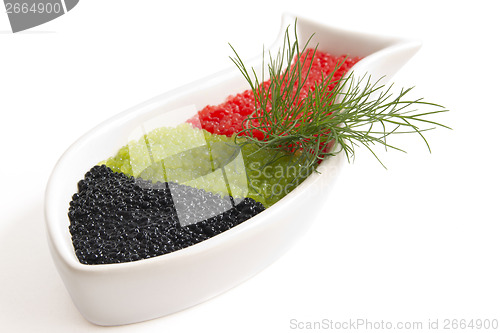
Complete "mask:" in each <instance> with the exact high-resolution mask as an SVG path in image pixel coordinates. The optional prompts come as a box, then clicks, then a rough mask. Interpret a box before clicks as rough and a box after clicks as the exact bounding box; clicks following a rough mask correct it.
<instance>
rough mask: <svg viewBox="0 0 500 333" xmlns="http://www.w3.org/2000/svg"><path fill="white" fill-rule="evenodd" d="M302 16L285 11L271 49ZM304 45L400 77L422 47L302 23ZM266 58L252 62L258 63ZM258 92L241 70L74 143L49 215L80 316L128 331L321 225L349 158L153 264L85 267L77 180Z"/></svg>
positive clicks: (235, 277) (254, 266) (58, 174)
mask: <svg viewBox="0 0 500 333" xmlns="http://www.w3.org/2000/svg"><path fill="white" fill-rule="evenodd" d="M295 19H296V17H295V16H293V15H288V14H285V15H283V18H282V29H281V32H280V34H279V36H278V38H277V41H278V42H276V43H275V44H274V45H273V46H271V47H270V48H269V50H270V51H271V52H273V51H275V50H277V48H278V47H279V46H280V45H281V42H279V41H281V40H282V38H283V36H284V32H285V29H286V28H287V27H288V26H292V27H293V25H294V22H295ZM297 32H298V36H299V41H300V42H301V43H303V42H304V41H306V40H307V39H308V37H309V36H310V35H311V34H314V37H313V38H312V40H311V42H310V44H309V45H312V46H315V45H316V44H319V49H320V50H321V51H325V52H329V53H331V54H333V55H342V54H348V55H350V56H358V57H362V58H363V59H362V60H361V61H359V62H358V63H357V64H356V65H355V66H354V67H353V69H352V70H354V71H355V73H362V74H365V73H369V74H370V75H372V77H374V78H380V77H382V76H384V77H385V78H386V79H387V78H389V77H391V75H393V74H394V73H395V72H396V71H397V70H398V69H399V68H400V67H401V66H402V65H403V64H404V63H405V62H406V61H407V60H408V59H409V58H411V57H412V56H413V54H414V53H415V52H417V50H418V49H419V47H420V43H419V42H418V41H413V40H405V39H401V38H391V37H385V36H375V35H371V34H365V33H359V32H352V31H346V30H342V29H338V28H333V27H329V26H326V25H323V24H318V23H316V22H313V21H311V20H307V19H303V18H297ZM260 62H261V59H259V60H258V61H255V62H254V63H250V65H253V66H255V67H258V66H259V65H261V64H260ZM246 89H248V86H247V83H246V81H245V80H244V78H243V77H242V75H241V73H240V72H239V71H238V69H237V68H234V69H230V70H226V71H223V72H220V73H218V74H215V75H212V76H210V77H207V78H205V79H202V80H200V81H198V82H195V83H192V84H190V85H187V86H184V87H181V88H179V89H177V90H175V91H171V92H168V93H165V94H163V95H160V96H158V97H155V98H153V99H151V100H149V101H147V102H145V103H142V104H140V105H138V106H136V107H133V108H131V109H129V110H127V111H125V112H122V113H120V114H118V115H116V116H114V117H113V118H111V119H108V120H106V121H104V122H103V123H101V124H100V125H98V126H97V127H95V128H94V129H92V130H91V131H89V132H88V133H86V134H85V135H83V136H82V137H81V138H80V139H79V140H77V141H76V142H75V143H74V144H72V145H71V146H70V147H69V148H68V150H67V151H66V152H65V153H64V154H63V155H62V157H61V158H60V160H59V161H58V162H57V164H56V166H55V168H54V170H53V173H52V175H51V177H50V180H49V182H48V186H47V190H46V202H45V216H46V227H47V235H48V243H49V247H50V251H51V254H52V257H53V260H54V262H55V266H56V268H57V270H58V272H59V274H60V276H61V278H62V280H63V282H64V284H65V286H66V288H67V290H68V292H69V294H70V296H71V298H72V300H73V302H74V304H75V305H76V307H77V308H78V310H79V311H80V312H81V313H82V315H83V316H84V317H85V318H86V319H87V320H89V321H90V322H92V323H95V324H98V325H121V324H128V323H134V322H140V321H145V320H149V319H153V318H157V317H160V316H164V315H167V314H170V313H173V312H176V311H180V310H182V309H185V308H188V307H191V306H193V305H196V304H198V303H200V302H203V301H205V300H208V299H210V298H212V297H214V296H216V295H218V294H220V293H222V292H224V291H226V290H228V289H230V288H232V287H234V286H236V285H238V284H239V283H241V282H243V281H245V280H246V279H248V278H250V277H251V276H253V275H255V274H256V273H258V272H259V271H261V270H262V269H264V268H265V267H266V266H268V265H269V264H271V263H272V262H273V261H275V260H276V259H277V258H279V257H280V256H281V255H282V254H283V253H285V251H286V250H287V249H289V248H290V246H292V244H293V243H294V242H295V241H296V240H297V239H298V238H299V237H301V236H302V235H303V234H304V232H305V231H306V229H307V228H308V227H309V225H310V224H311V223H312V222H313V221H314V219H315V216H314V212H317V211H319V210H320V208H321V206H322V205H323V203H324V202H323V201H324V198H326V197H327V195H326V194H327V192H328V191H330V190H331V189H332V187H333V186H332V185H333V182H334V179H335V178H336V177H337V176H338V174H339V170H340V169H341V166H342V164H343V163H344V157H343V154H342V153H341V154H338V155H337V156H334V157H331V158H329V159H327V160H325V161H324V162H323V163H322V164H321V165H320V167H319V170H318V171H319V173H313V174H312V175H311V176H309V177H308V178H307V179H306V180H305V181H304V182H303V183H302V184H301V185H299V186H298V187H297V188H296V189H294V190H293V191H292V192H291V193H289V194H288V195H286V196H285V197H284V198H283V199H282V200H280V201H279V202H278V203H276V204H275V205H273V206H272V207H271V208H269V209H267V210H265V211H264V212H262V213H260V214H258V215H256V216H255V217H253V218H251V219H249V220H247V221H245V222H243V223H241V224H240V225H237V226H236V227H234V228H232V229H230V230H228V231H226V232H223V233H221V234H219V235H217V236H215V237H212V238H210V239H208V240H206V241H203V242H200V243H198V244H196V245H193V246H190V247H187V248H185V249H182V250H179V251H176V252H173V253H169V254H165V255H162V256H157V257H153V258H148V259H144V260H139V261H134V262H127V263H117V264H104V265H84V264H81V263H80V262H79V261H78V259H77V257H76V255H75V252H74V248H73V244H72V240H71V234H70V232H69V229H68V226H69V219H68V208H69V202H70V201H71V197H72V195H73V194H74V193H75V192H77V182H78V181H79V180H80V179H82V178H83V176H84V174H85V173H86V172H87V171H88V170H89V169H90V168H91V167H92V166H93V165H95V164H96V163H98V162H99V161H102V160H105V159H106V158H108V157H110V156H113V155H114V154H116V152H117V150H118V149H119V148H120V147H122V146H124V145H126V144H127V142H128V140H129V138H130V133H132V132H133V131H134V130H136V129H137V128H138V127H140V126H141V125H142V124H145V123H148V121H150V120H151V119H156V118H158V117H163V118H165V117H166V118H168V119H170V120H169V121H171V124H172V125H176V124H178V123H180V122H183V121H185V120H186V119H188V118H190V117H191V116H193V115H194V114H195V113H196V111H198V110H200V109H201V108H202V107H203V106H205V105H209V104H219V103H221V102H223V101H224V100H225V98H226V97H227V96H228V95H231V94H235V93H238V92H241V91H243V90H246Z"/></svg>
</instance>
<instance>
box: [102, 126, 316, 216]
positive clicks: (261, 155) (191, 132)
mask: <svg viewBox="0 0 500 333" xmlns="http://www.w3.org/2000/svg"><path fill="white" fill-rule="evenodd" d="M235 141H236V142H235ZM101 164H105V165H106V166H108V167H109V168H111V169H112V170H113V171H115V172H121V173H124V174H126V175H128V176H133V177H136V178H142V179H145V180H151V181H153V182H158V181H160V182H166V181H172V182H176V183H179V184H184V185H188V186H191V187H195V188H199V189H204V190H205V191H209V192H212V193H217V194H219V195H221V196H226V195H231V196H232V197H234V198H244V197H250V198H252V199H254V200H256V201H259V202H261V203H262V204H264V206H265V207H266V208H267V207H269V206H271V205H273V204H274V203H276V202H277V201H278V200H280V199H281V198H283V197H284V196H285V195H286V194H288V193H289V192H290V191H291V190H293V189H294V188H295V187H297V185H298V184H300V183H301V182H302V181H303V180H304V179H305V178H306V177H307V176H308V175H309V174H310V171H307V170H306V169H304V168H302V167H301V165H300V164H299V162H298V157H296V156H294V155H289V154H285V153H282V152H280V153H276V152H275V151H272V150H269V149H260V148H259V147H258V146H257V145H256V144H253V143H246V141H245V139H244V138H238V139H237V140H235V138H234V137H227V136H225V135H216V134H211V133H209V132H207V131H205V130H203V129H198V128H193V127H192V126H191V125H190V124H187V123H184V124H180V125H178V126H177V127H168V128H167V127H161V128H157V129H155V130H153V131H150V132H148V133H147V134H146V135H143V136H141V137H140V138H139V139H135V140H131V141H130V142H129V143H128V145H126V146H124V147H122V148H121V149H120V150H119V151H118V153H117V154H116V155H115V156H113V157H111V158H109V159H108V160H106V161H104V162H102V163H101Z"/></svg>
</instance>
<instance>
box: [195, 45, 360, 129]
mask: <svg viewBox="0 0 500 333" xmlns="http://www.w3.org/2000/svg"><path fill="white" fill-rule="evenodd" d="M312 55H313V50H312V49H308V50H306V51H305V52H304V53H303V55H302V56H301V59H300V62H301V65H302V72H303V73H304V74H305V72H306V71H307V70H309V66H310V72H309V75H308V77H307V80H306V82H305V84H304V86H303V88H302V90H301V91H300V99H304V98H305V97H306V96H307V95H308V94H309V92H310V91H311V90H313V89H314V85H315V84H316V83H319V82H321V80H322V78H323V77H326V76H328V75H330V74H331V73H332V72H333V71H334V70H335V68H336V67H337V69H336V70H335V73H334V74H333V80H332V82H337V81H338V80H339V79H340V78H341V77H342V76H343V75H344V74H346V73H347V72H348V71H349V70H350V69H351V67H352V66H354V64H356V62H358V61H359V60H360V58H358V57H352V58H351V57H348V56H346V55H342V56H333V55H330V54H328V53H326V52H321V51H316V53H315V54H314V58H313V62H312V65H311V58H312ZM263 84H264V85H268V84H269V81H266V82H264V83H263ZM334 85H335V83H334V84H332V87H331V88H332V89H333V87H334ZM254 110H255V98H254V95H253V92H252V90H250V89H249V90H246V91H244V92H242V93H239V94H237V95H234V96H229V97H228V98H227V99H226V101H225V102H224V103H221V104H219V105H208V106H206V107H204V108H203V109H202V110H200V111H199V112H198V114H197V115H196V116H195V117H193V118H192V119H190V120H188V122H190V123H192V124H193V125H195V126H197V127H201V128H203V129H205V130H207V131H208V132H210V133H213V134H221V135H226V136H231V135H233V134H235V133H238V132H240V131H241V130H242V122H243V121H244V120H245V119H246V118H247V117H248V116H249V115H250V114H252V113H253V112H254ZM198 120H199V122H198ZM240 135H245V134H244V133H240ZM253 135H254V137H256V138H258V139H262V138H263V136H264V135H263V133H261V132H258V131H254V133H253Z"/></svg>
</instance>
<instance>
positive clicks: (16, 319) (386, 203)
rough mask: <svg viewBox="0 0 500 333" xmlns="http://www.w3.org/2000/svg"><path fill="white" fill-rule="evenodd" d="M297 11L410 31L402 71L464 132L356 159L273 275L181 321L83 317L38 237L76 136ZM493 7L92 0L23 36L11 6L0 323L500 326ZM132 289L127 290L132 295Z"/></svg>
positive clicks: (23, 326) (15, 327) (1, 136)
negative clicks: (50, 191)
mask: <svg viewBox="0 0 500 333" xmlns="http://www.w3.org/2000/svg"><path fill="white" fill-rule="evenodd" d="M284 11H289V12H292V13H296V14H301V15H303V16H305V17H308V18H312V19H316V20H318V21H320V22H324V23H327V24H330V25H334V26H340V27H345V28H349V29H355V30H360V31H370V32H373V33H381V34H389V35H396V36H405V37H414V38H418V39H421V40H422V41H423V47H422V49H421V50H420V51H419V53H418V54H417V55H416V56H415V57H414V58H412V59H411V61H410V62H408V64H407V65H406V66H405V67H404V68H403V69H402V70H401V71H400V72H399V73H398V74H397V75H396V76H395V77H394V81H396V82H397V84H398V85H402V86H406V87H409V86H416V88H415V93H414V95H415V97H417V98H418V97H424V98H425V99H427V100H429V101H432V102H436V103H440V104H442V105H444V106H446V107H447V108H448V109H450V110H451V112H449V113H447V114H445V115H443V116H442V117H439V121H442V122H444V123H446V124H447V125H449V126H451V127H453V130H452V131H450V130H441V129H440V130H437V131H434V132H430V133H429V134H428V135H427V138H428V139H429V142H430V144H431V148H432V154H429V153H428V152H427V150H426V148H425V146H424V144H423V143H422V141H420V140H419V139H418V138H417V137H407V138H405V137H397V138H394V141H392V142H393V143H394V144H397V145H400V146H403V147H404V148H406V150H407V151H408V153H407V154H403V153H399V152H395V151H391V152H388V153H384V152H382V153H381V157H382V159H383V161H384V163H385V164H386V166H387V167H388V169H387V170H385V169H384V168H382V167H381V166H380V165H379V164H378V162H376V160H375V159H374V158H373V157H372V156H371V155H370V154H369V153H368V152H366V151H359V153H358V155H357V158H356V160H355V161H354V163H353V164H350V165H347V166H346V167H345V169H344V171H343V173H342V175H341V177H340V179H339V180H338V182H337V183H336V184H335V191H333V193H332V195H331V196H330V197H329V198H328V205H327V206H325V207H324V208H323V209H322V210H321V212H320V217H319V218H318V220H317V221H316V222H315V223H314V225H313V227H312V228H311V229H310V230H309V232H308V233H307V234H306V235H305V236H304V237H303V238H302V239H301V241H300V242H299V243H297V244H296V246H295V247H294V248H293V249H292V250H291V251H289V252H288V253H287V254H286V255H285V256H284V257H282V258H281V259H280V260H279V261H277V262H276V263H275V264H273V265H272V266H271V267H269V268H268V269H266V270H265V271H263V272H262V273H260V274H259V275H257V276H256V277H254V278H252V279H251V280H249V281H247V282H245V283H243V284H242V285H240V286H238V287H237V288H235V289H233V290H230V291H229V292H227V293H225V294H223V295H221V296H219V297H216V298H215V299H213V300H210V301H208V302H206V303H203V304H201V305H199V306H196V307H193V308H191V309H188V310H185V311H182V312H180V313H177V314H174V315H170V316H167V317H163V318H160V319H156V320H152V321H149V322H144V323H139V324H133V325H128V326H123V327H113V328H107V329H104V328H102V327H98V326H94V325H92V324H90V323H88V322H87V321H86V320H85V319H83V318H82V317H81V315H80V314H79V312H78V311H77V310H76V309H75V307H74V306H73V303H72V301H71V299H70V298H69V295H68V294H67V292H66V290H65V288H64V285H63V284H62V281H61V280H60V278H59V276H58V274H57V272H56V269H55V267H54V265H53V263H52V260H51V257H50V254H49V251H48V248H47V245H46V239H45V230H44V217H43V201H44V190H45V186H46V183H47V180H48V177H49V175H50V172H51V169H52V168H53V166H54V164H55V163H56V161H57V159H58V158H59V156H60V155H61V154H62V153H63V152H64V150H65V149H66V148H67V147H68V146H69V145H70V144H71V143H72V142H73V141H74V140H76V139H77V138H78V137H79V136H80V135H82V134H83V133H85V132H86V131H88V130H89V129H91V128H92V127H94V126H95V125H97V124H98V123H100V122H101V121H103V120H105V119H107V118H109V117H111V116H112V115H115V114H117V113H119V112H121V111H123V110H125V109H127V108H129V107H132V106H134V105H136V104H138V103H140V102H143V101H145V100H147V99H149V98H151V97H154V96H156V95H158V94H161V93H163V92H165V91H168V90H171V89H173V88H176V87H178V86H180V85H182V84H186V83H189V82H191V81H194V80H196V79H200V78H203V77H204V76H206V75H208V74H212V73H214V72H217V71H219V70H221V69H224V68H227V67H230V66H232V64H231V63H230V61H229V59H228V56H229V55H230V54H231V52H230V49H229V46H228V44H227V43H228V42H231V43H232V44H233V45H234V46H235V47H236V49H237V50H239V52H240V55H242V57H243V58H249V57H253V56H256V55H258V54H259V52H260V51H261V49H262V46H263V45H270V44H271V42H272V41H273V40H274V38H275V36H276V34H277V33H278V30H279V27H280V19H281V13H282V12H284ZM499 12H500V4H499V3H498V2H496V1H474V2H472V1H446V2H444V1H443V2H440V1H411V2H410V1H334V0H330V1H305V0H302V1H289V0H288V1H260V0H252V1H248V2H236V1H234V0H233V1H198V2H191V1H184V2H181V1H176V2H175V3H174V2H171V1H163V0H156V1H154V0H142V1H129V0H105V1H103V0H100V1H98V0H82V1H80V3H79V4H78V5H77V6H76V7H75V8H74V9H73V10H72V11H70V12H69V13H68V14H66V15H64V16H62V17H60V18H58V19H56V20H54V21H52V22H49V23H47V24H44V25H41V26H39V27H35V28H33V29H31V30H29V31H26V32H24V33H18V34H12V33H11V32H10V26H9V22H8V19H7V15H6V14H5V13H4V12H3V8H2V12H1V13H0V114H1V130H0V143H1V148H2V149H1V151H0V156H1V157H0V158H1V163H0V174H1V176H2V182H1V186H0V191H1V192H0V193H1V198H0V199H1V200H0V202H1V210H2V218H1V219H0V330H1V331H2V332H98V331H103V330H106V332H291V331H297V330H293V329H292V328H291V326H290V320H292V319H296V320H298V321H318V320H322V319H331V320H334V321H348V320H356V319H367V320H370V321H373V322H380V321H382V320H384V321H386V322H387V321H392V322H397V321H422V322H424V327H426V325H427V322H428V320H429V319H432V320H436V319H439V320H440V323H442V322H443V321H444V320H445V319H474V318H483V319H486V318H489V319H494V318H495V319H498V320H500V283H499V281H500V269H499V265H500V262H499V254H500V237H499V236H500V226H499V223H500V214H499V201H500V200H499V199H500V194H499V188H500V177H499V175H498V174H499V164H498V157H497V155H498V150H499V148H498V147H499V143H498V138H499V135H498V134H497V133H498V128H499V122H500V108H499V104H498V102H497V101H498V88H499V87H500V85H499V83H498V82H499V77H500V67H499V63H500V62H499V60H498V59H500V50H499V46H498V45H499V43H498V35H499V33H500V23H499V22H500V20H499V19H498V13H499ZM124 292H127V291H126V290H124Z"/></svg>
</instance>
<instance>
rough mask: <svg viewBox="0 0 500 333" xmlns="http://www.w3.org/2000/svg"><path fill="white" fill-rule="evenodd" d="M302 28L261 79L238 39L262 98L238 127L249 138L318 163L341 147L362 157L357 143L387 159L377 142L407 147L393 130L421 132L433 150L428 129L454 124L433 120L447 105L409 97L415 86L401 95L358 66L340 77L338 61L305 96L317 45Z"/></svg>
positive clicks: (248, 76)
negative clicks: (391, 139) (394, 140)
mask: <svg viewBox="0 0 500 333" xmlns="http://www.w3.org/2000/svg"><path fill="white" fill-rule="evenodd" d="M294 35H295V36H294V37H295V38H294V40H293V42H292V40H291V38H290V34H289V31H288V29H286V31H285V38H284V42H283V46H282V48H280V49H279V50H278V52H277V56H276V57H273V56H272V55H271V54H269V62H268V65H267V70H268V74H269V79H268V80H267V81H264V77H265V68H266V66H265V64H264V57H263V60H262V61H263V63H262V73H261V79H259V77H258V75H257V73H256V71H255V69H254V68H253V67H252V68H251V70H250V71H249V70H248V69H247V68H246V66H245V64H244V63H243V61H242V60H241V58H240V57H239V55H238V53H237V52H236V51H235V49H234V48H233V47H232V46H231V45H230V47H231V48H232V50H233V52H234V54H235V57H234V58H233V57H231V60H232V61H233V62H234V63H235V65H236V66H237V67H238V69H239V70H240V71H241V73H242V74H243V76H244V77H245V79H246V80H247V81H248V83H249V84H250V87H251V89H252V91H253V94H254V97H255V111H254V112H253V113H252V114H251V115H250V116H249V117H248V118H247V119H245V120H244V122H243V124H242V128H243V129H242V130H241V131H240V132H239V133H238V135H240V134H244V135H245V138H246V139H247V140H246V142H247V143H254V144H256V145H257V146H259V147H260V148H262V149H264V148H266V149H271V150H276V151H277V152H278V151H279V152H287V153H293V154H295V155H297V156H299V157H300V163H299V164H300V165H301V166H302V167H305V168H311V167H312V168H314V169H315V168H316V166H317V165H318V162H320V161H321V160H323V159H324V158H326V157H328V156H332V155H335V154H337V153H338V152H339V151H340V150H339V149H338V148H341V150H342V151H344V153H345V154H346V156H347V159H348V160H349V161H350V160H351V159H354V156H355V150H356V147H359V146H364V147H366V148H367V149H368V150H369V151H370V152H371V153H372V154H373V155H374V156H375V157H376V158H377V160H378V161H379V162H380V163H381V164H382V165H383V163H382V162H381V160H380V159H379V158H378V156H377V154H376V153H375V151H374V149H373V146H374V145H377V144H380V145H382V146H383V147H385V148H386V149H387V148H391V149H396V150H399V151H404V150H403V149H401V148H399V147H396V146H394V145H392V144H389V143H388V141H387V137H388V136H389V135H391V134H401V133H416V134H418V135H419V136H420V137H421V138H422V139H423V141H424V142H425V144H426V146H427V148H428V149H429V151H430V146H429V143H428V142H427V140H426V138H425V137H424V135H423V133H424V132H425V131H428V130H431V129H434V128H436V127H444V128H449V127H448V126H445V125H443V124H440V123H437V122H435V121H432V120H430V119H428V117H429V116H431V115H435V114H438V113H442V112H446V111H447V110H445V109H444V107H443V106H441V105H438V104H434V103H429V102H426V101H424V100H423V99H417V100H411V99H407V96H408V94H409V93H410V91H411V90H412V89H413V88H409V89H401V91H400V92H399V93H398V94H395V95H394V94H393V93H392V92H391V91H392V88H393V86H392V85H390V86H388V87H386V86H385V85H383V84H381V83H380V80H377V81H375V82H372V80H371V78H370V77H367V76H366V75H365V76H364V77H361V78H355V77H354V75H353V74H352V72H351V74H349V75H347V76H343V77H342V78H340V79H338V80H334V74H335V71H336V70H337V69H338V68H339V67H340V66H341V65H342V63H340V64H337V66H336V68H335V69H334V71H333V72H332V73H331V74H330V75H328V76H323V77H322V80H321V81H320V82H318V83H316V84H315V86H314V89H312V90H311V91H310V92H308V94H307V95H306V97H305V98H301V97H300V96H301V95H300V94H301V92H302V90H303V88H304V85H305V83H306V81H307V78H308V76H309V74H310V71H311V66H312V63H313V59H314V56H315V54H316V51H317V46H316V47H315V48H314V49H307V45H308V44H309V42H310V40H311V38H312V36H311V37H310V38H309V40H308V41H307V43H305V46H304V47H303V48H302V50H301V49H300V48H299V44H298V36H297V26H296V25H295V29H294ZM308 52H309V54H308ZM301 56H304V59H305V58H306V56H311V60H310V62H309V65H307V62H306V61H301ZM332 87H333V88H332ZM415 105H425V106H432V107H435V108H436V109H437V110H434V111H429V112H419V111H418V110H417V109H413V108H412V106H415ZM421 126H427V127H424V128H422V127H421ZM240 142H241V141H240ZM278 155H279V154H278ZM278 155H277V156H278ZM384 167H385V166H384Z"/></svg>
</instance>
